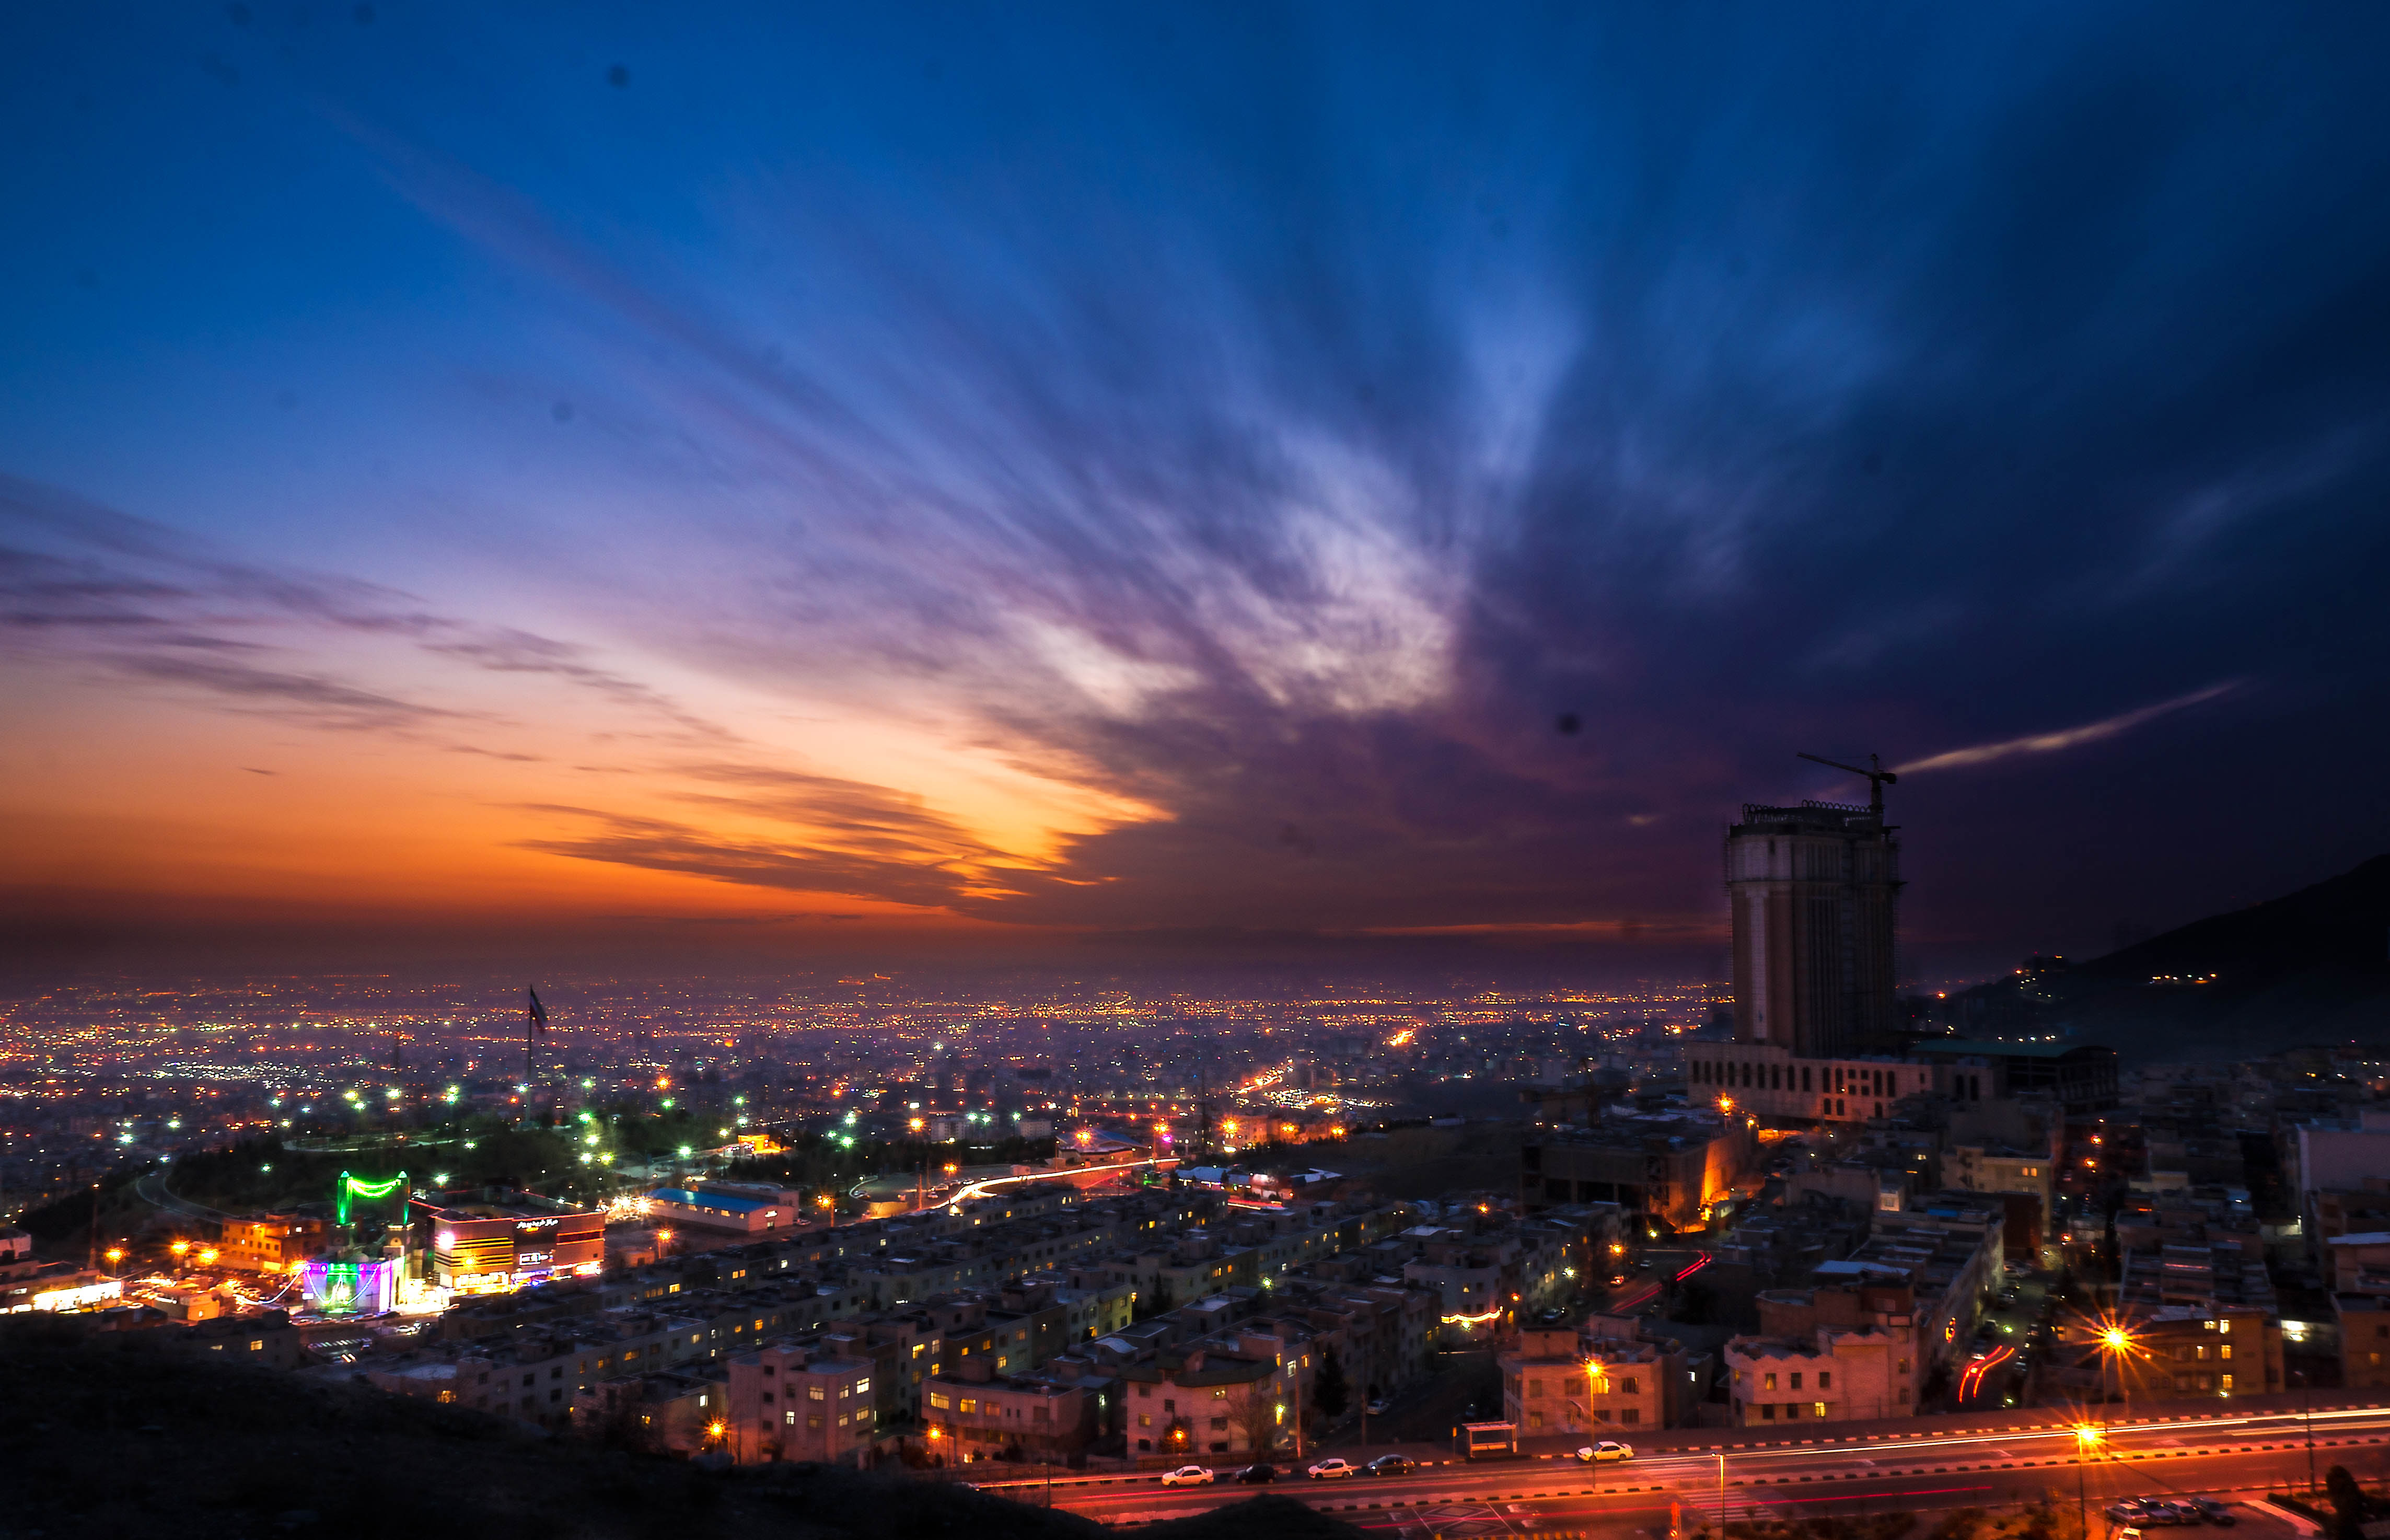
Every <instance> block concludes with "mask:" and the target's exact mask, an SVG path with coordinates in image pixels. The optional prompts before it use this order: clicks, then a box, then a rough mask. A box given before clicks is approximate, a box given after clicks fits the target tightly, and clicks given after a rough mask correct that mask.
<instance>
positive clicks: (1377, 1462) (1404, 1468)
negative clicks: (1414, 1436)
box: [1361, 1455, 1419, 1476]
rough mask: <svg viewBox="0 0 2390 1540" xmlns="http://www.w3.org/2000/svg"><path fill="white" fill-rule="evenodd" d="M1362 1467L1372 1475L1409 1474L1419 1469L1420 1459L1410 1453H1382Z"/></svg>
mask: <svg viewBox="0 0 2390 1540" xmlns="http://www.w3.org/2000/svg"><path fill="white" fill-rule="evenodd" d="M1361 1469H1364V1470H1366V1471H1368V1473H1369V1474H1370V1475H1372V1476H1407V1475H1409V1474H1410V1473H1411V1472H1412V1471H1414V1470H1417V1469H1419V1461H1417V1460H1415V1459H1413V1458H1411V1457H1409V1456H1408V1455H1380V1456H1379V1457H1377V1458H1376V1459H1373V1460H1371V1461H1370V1462H1369V1463H1368V1464H1367V1465H1365V1466H1363V1467H1361Z"/></svg>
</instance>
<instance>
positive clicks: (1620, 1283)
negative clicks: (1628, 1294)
mask: <svg viewBox="0 0 2390 1540" xmlns="http://www.w3.org/2000/svg"><path fill="white" fill-rule="evenodd" d="M1626 1277H1627V1276H1626V1275H1625V1273H1613V1274H1611V1275H1610V1287H1612V1288H1613V1289H1622V1288H1625V1284H1626Z"/></svg>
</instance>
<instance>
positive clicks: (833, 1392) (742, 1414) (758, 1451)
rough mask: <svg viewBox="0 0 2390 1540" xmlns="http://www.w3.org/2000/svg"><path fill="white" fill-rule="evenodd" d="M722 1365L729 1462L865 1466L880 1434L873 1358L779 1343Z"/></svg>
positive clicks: (734, 1358) (738, 1356) (791, 1343)
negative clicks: (725, 1378)
mask: <svg viewBox="0 0 2390 1540" xmlns="http://www.w3.org/2000/svg"><path fill="white" fill-rule="evenodd" d="M727 1367H728V1369H729V1383H728V1386H727V1390H726V1396H725V1402H726V1419H727V1421H728V1424H729V1426H728V1429H727V1432H728V1434H729V1438H728V1441H727V1443H726V1445H725V1447H726V1449H727V1451H728V1452H729V1454H730V1456H731V1457H732V1458H734V1459H737V1460H741V1461H747V1460H816V1461H819V1462H821V1463H823V1464H827V1465H859V1464H861V1463H862V1459H863V1455H864V1452H865V1451H867V1450H868V1449H869V1448H870V1447H871V1441H872V1439H873V1437H874V1436H875V1435H877V1433H878V1432H879V1431H880V1417H879V1411H878V1405H877V1399H876V1397H875V1394H874V1392H873V1391H872V1374H873V1365H872V1362H871V1360H869V1359H867V1358H857V1357H847V1356H843V1355H842V1354H838V1353H836V1352H835V1351H824V1350H821V1349H809V1348H805V1347H803V1346H800V1345H798V1344H797V1343H795V1342H789V1341H778V1342H771V1343H767V1344H765V1346H763V1347H761V1348H758V1349H755V1350H753V1351H752V1352H748V1353H741V1354H735V1355H734V1356H732V1357H731V1359H730V1360H729V1363H728V1366H727Z"/></svg>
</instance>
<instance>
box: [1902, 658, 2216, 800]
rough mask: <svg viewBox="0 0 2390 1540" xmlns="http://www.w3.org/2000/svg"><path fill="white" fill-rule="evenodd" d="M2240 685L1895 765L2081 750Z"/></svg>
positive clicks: (1908, 767) (1936, 765)
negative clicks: (2075, 724) (2054, 729)
mask: <svg viewBox="0 0 2390 1540" xmlns="http://www.w3.org/2000/svg"><path fill="white" fill-rule="evenodd" d="M2240 687H2241V682H2240V681H2239V680H2227V681H2225V682H2224V683H2223V684H2220V685H2210V686H2208V687H2206V688H2205V689H2199V690H2193V691H2191V693H2190V694H2189V695H2178V696H2176V697H2175V698H2174V699H2171V700H2161V701H2159V702H2157V704H2155V705H2153V706H2141V707H2137V708H2136V709H2134V710H2132V711H2129V712H2119V713H2118V714H2116V715H2114V716H2111V717H2104V718H2102V719H2101V720H2100V721H2098V722H2087V723H2084V724H2083V725H2081V726H2079V727H2064V728H2061V729H2060V730H2059V731H2057V732H2054V733H2035V734H2033V735H2031V736H2029V737H2026V738H2004V739H2002V740H2001V741H1999V742H1998V743H1978V744H1975V745H1973V746H1972V747H1971V748H1966V749H1951V750H1948V751H1945V752H1943V753H1939V754H1934V755H1930V756H1928V757H1927V758H1925V759H1920V760H1911V761H1909V762H1908V764H1900V765H1895V766H1894V767H1893V768H1894V769H1895V770H1896V771H1898V772H1899V773H1900V774H1901V775H1904V776H1913V775H1921V774H1922V773H1924V772H1926V771H1929V770H1960V769H1964V768H1966V767H1967V766H1969V765H1975V764H1991V763H1992V762H1993V761H1994V760H2003V759H2008V758H2011V757H2012V756H2014V755H2017V754H2056V753H2062V752H2064V751H2066V750H2069V749H2077V748H2080V747H2082V746H2083V745H2084V744H2087V743H2098V742H2101V740H2103V739H2106V738H2116V737H2119V736H2121V735H2123V734H2125V733H2129V732H2131V731H2132V730H2133V729H2134V728H2136V727H2139V726H2140V725H2142V724H2144V723H2148V722H2155V721H2156V720H2157V719H2158V718H2159V717H2162V716H2167V715H2171V714H2172V713H2174V712H2178V711H2182V710H2184V709H2186V708H2188V707H2191V706H2196V705H2199V704H2201V703H2202V702H2204V701H2208V700H2214V699H2217V698H2219V697H2221V696H2226V695H2229V694H2230V693H2232V691H2234V690H2236V689H2238V688H2240Z"/></svg>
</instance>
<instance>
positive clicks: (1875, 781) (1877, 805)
mask: <svg viewBox="0 0 2390 1540" xmlns="http://www.w3.org/2000/svg"><path fill="white" fill-rule="evenodd" d="M1796 757H1797V758H1800V759H1805V760H1807V761H1808V762H1809V763H1810V764H1822V765H1824V766H1826V767H1827V768H1828V769H1830V770H1847V771H1849V772H1850V773H1851V774H1852V775H1854V776H1866V777H1867V778H1868V811H1869V812H1870V813H1872V814H1874V815H1876V816H1877V817H1879V818H1881V817H1882V816H1883V789H1884V788H1885V787H1887V786H1891V785H1894V784H1895V783H1896V782H1897V781H1898V780H1899V779H1900V777H1899V776H1896V775H1895V774H1893V773H1892V772H1891V771H1889V770H1887V769H1885V768H1884V767H1883V760H1882V757H1881V756H1879V755H1876V754H1870V755H1869V756H1868V768H1866V769H1864V770H1862V769H1860V768H1859V767H1858V766H1857V765H1856V764H1844V763H1843V762H1842V761H1840V760H1835V759H1823V758H1820V757H1819V756H1818V755H1816V754H1800V755H1797V756H1796Z"/></svg>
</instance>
